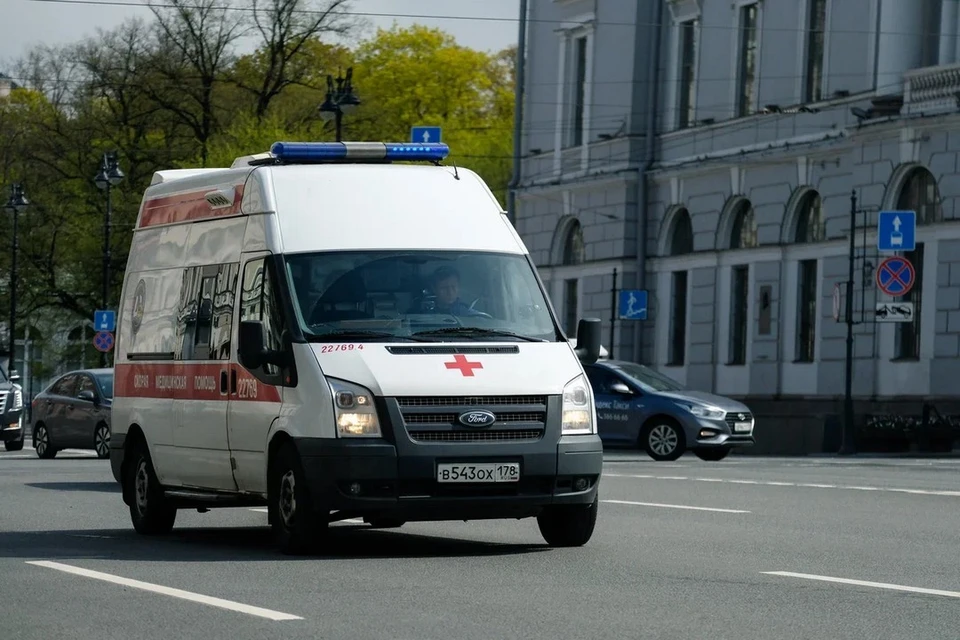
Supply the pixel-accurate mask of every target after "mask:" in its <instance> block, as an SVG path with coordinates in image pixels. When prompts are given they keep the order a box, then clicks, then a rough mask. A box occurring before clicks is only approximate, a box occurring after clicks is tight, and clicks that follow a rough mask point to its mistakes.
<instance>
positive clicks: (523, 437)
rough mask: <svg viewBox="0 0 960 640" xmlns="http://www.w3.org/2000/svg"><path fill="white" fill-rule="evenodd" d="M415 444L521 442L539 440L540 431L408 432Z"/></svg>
mask: <svg viewBox="0 0 960 640" xmlns="http://www.w3.org/2000/svg"><path fill="white" fill-rule="evenodd" d="M409 433H410V437H411V438H412V439H413V440H415V441H417V442H521V441H533V440H539V439H540V438H541V437H543V430H542V429H505V430H503V431H423V430H416V431H409Z"/></svg>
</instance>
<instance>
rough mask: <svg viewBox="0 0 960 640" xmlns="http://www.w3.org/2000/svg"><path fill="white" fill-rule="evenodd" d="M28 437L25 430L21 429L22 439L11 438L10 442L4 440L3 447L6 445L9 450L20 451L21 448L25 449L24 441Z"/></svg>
mask: <svg viewBox="0 0 960 640" xmlns="http://www.w3.org/2000/svg"><path fill="white" fill-rule="evenodd" d="M26 437H27V436H25V435H24V433H23V430H22V429H21V431H20V439H19V440H10V441H8V442H4V443H3V447H4V448H5V449H6V450H7V451H20V450H22V449H23V441H24V440H25V439H26Z"/></svg>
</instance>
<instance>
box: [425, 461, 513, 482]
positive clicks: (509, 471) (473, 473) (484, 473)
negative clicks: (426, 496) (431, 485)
mask: <svg viewBox="0 0 960 640" xmlns="http://www.w3.org/2000/svg"><path fill="white" fill-rule="evenodd" d="M519 481H520V463H519V462H484V463H477V464H441V465H437V482H519Z"/></svg>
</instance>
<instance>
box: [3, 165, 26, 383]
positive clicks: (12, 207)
mask: <svg viewBox="0 0 960 640" xmlns="http://www.w3.org/2000/svg"><path fill="white" fill-rule="evenodd" d="M28 204H30V201H29V200H27V197H26V196H25V195H23V185H22V184H20V183H19V182H17V183H15V184H14V185H13V186H11V187H10V199H9V200H7V206H6V210H7V212H8V213H10V214H11V215H12V216H13V247H12V248H13V256H12V259H11V263H10V345H9V347H8V349H9V351H10V365H9V371H8V372H7V373H10V372H11V371H13V364H14V361H15V359H16V347H17V339H16V325H17V252H18V249H19V248H20V245H19V243H18V240H17V222H18V218H19V217H20V214H21V213H23V212H24V211H26V209H27V205H28Z"/></svg>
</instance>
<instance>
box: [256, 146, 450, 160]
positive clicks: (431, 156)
mask: <svg viewBox="0 0 960 640" xmlns="http://www.w3.org/2000/svg"><path fill="white" fill-rule="evenodd" d="M270 153H272V154H273V156H274V157H275V158H276V159H277V160H279V161H280V162H284V163H294V164H295V163H298V162H302V163H312V162H330V161H335V160H407V161H415V160H423V161H427V162H440V161H441V160H443V159H444V158H446V157H447V155H449V153H450V147H448V146H447V145H446V144H444V143H442V142H430V143H404V142H274V143H273V146H272V147H270Z"/></svg>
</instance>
